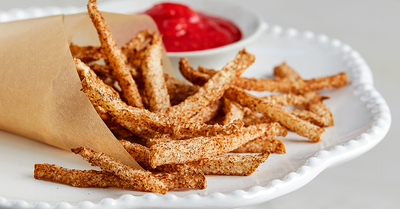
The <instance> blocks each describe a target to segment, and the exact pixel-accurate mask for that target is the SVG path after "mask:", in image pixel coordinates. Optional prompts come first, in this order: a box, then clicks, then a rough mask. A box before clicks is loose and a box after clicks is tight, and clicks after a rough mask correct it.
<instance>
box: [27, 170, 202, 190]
mask: <svg viewBox="0 0 400 209" xmlns="http://www.w3.org/2000/svg"><path fill="white" fill-rule="evenodd" d="M154 177H155V178H156V179H158V180H159V181H160V182H162V183H163V184H164V185H165V186H166V187H167V189H168V190H173V189H204V188H205V187H206V186H207V182H206V178H205V176H204V174H203V173H202V172H194V171H188V172H184V173H182V172H174V173H157V174H154ZM34 178H35V179H39V180H47V181H54V182H58V183H63V184H67V185H71V186H74V187H85V188H87V187H96V188H108V187H115V188H122V189H136V188H135V187H134V186H132V184H130V183H129V182H128V181H125V180H122V179H120V178H118V177H117V176H115V175H114V174H112V173H109V172H106V171H96V170H75V169H68V168H63V167H60V166H57V165H50V164H35V170H34Z"/></svg>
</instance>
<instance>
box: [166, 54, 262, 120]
mask: <svg viewBox="0 0 400 209" xmlns="http://www.w3.org/2000/svg"><path fill="white" fill-rule="evenodd" d="M254 59H255V58H254V55H252V54H250V53H248V52H247V51H246V50H244V49H243V50H241V51H239V53H238V54H237V55H236V57H235V59H234V61H231V62H229V63H228V64H226V65H225V67H224V68H223V69H222V70H220V71H218V73H216V74H215V75H214V76H212V77H211V78H210V79H209V80H208V81H207V83H205V84H204V86H202V87H201V88H200V89H199V90H198V92H197V93H196V94H194V95H192V96H189V97H188V98H187V99H186V100H185V101H183V102H182V103H180V104H178V105H176V106H172V107H170V108H168V109H165V110H162V111H159V113H160V115H166V116H175V117H178V118H180V119H182V120H187V119H189V118H190V117H192V116H193V115H194V114H196V113H198V112H199V111H200V110H201V109H202V108H204V107H207V106H209V105H211V104H212V103H213V102H214V101H215V100H217V99H219V98H221V97H222V95H223V93H224V91H225V90H226V89H227V88H229V86H230V85H231V84H232V83H233V82H234V81H235V80H236V78H237V77H239V76H240V75H241V74H242V73H243V71H244V70H245V69H246V68H247V67H248V66H250V65H251V64H252V63H253V62H254ZM184 60H185V59H181V63H187V62H185V61H184ZM187 66H189V65H188V64H180V67H179V68H180V69H182V70H184V69H187V68H186V67H187ZM182 70H181V71H182Z"/></svg>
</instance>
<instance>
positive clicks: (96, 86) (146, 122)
mask: <svg viewBox="0 0 400 209" xmlns="http://www.w3.org/2000/svg"><path fill="white" fill-rule="evenodd" d="M74 62H75V66H76V68H77V70H78V72H79V74H80V75H82V76H83V77H84V79H83V80H82V89H83V92H84V93H85V94H86V95H87V96H88V98H89V99H90V101H91V102H92V103H93V104H96V105H99V106H101V107H103V108H104V109H105V110H107V112H108V113H109V114H110V115H111V116H112V117H113V118H114V119H115V120H116V121H117V122H118V123H119V124H121V125H122V126H123V127H125V128H126V129H128V130H129V131H131V132H132V133H134V134H136V135H138V136H143V137H146V138H153V137H155V134H158V133H166V134H172V135H175V136H209V135H216V134H231V133H233V132H236V131H239V130H240V129H241V127H242V126H243V123H241V122H237V123H234V124H229V125H227V126H220V125H207V124H200V123H184V122H179V121H178V120H177V119H174V118H167V117H163V116H158V115H156V114H154V113H151V112H149V111H148V110H146V109H140V108H135V107H131V106H128V105H127V104H125V103H124V102H123V101H122V100H120V98H119V96H118V93H117V92H115V91H114V90H113V89H112V88H111V87H109V86H107V85H105V84H104V83H103V82H102V81H101V80H100V79H98V78H97V76H96V75H95V73H94V72H93V71H92V70H91V69H90V68H89V67H87V66H86V65H85V64H84V63H82V62H81V61H79V60H78V59H74Z"/></svg>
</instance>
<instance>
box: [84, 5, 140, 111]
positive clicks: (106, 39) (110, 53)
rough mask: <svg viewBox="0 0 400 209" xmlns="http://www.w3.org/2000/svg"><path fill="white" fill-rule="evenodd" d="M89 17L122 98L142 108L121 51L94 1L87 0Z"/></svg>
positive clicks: (135, 86) (137, 91) (134, 83)
mask: <svg viewBox="0 0 400 209" xmlns="http://www.w3.org/2000/svg"><path fill="white" fill-rule="evenodd" d="M87 7H88V11H89V16H90V18H91V19H92V22H93V24H94V26H95V28H96V30H97V33H98V34H99V40H100V43H101V47H102V49H103V52H104V54H105V55H106V57H107V61H108V62H109V63H110V65H111V67H112V69H113V74H114V76H115V77H116V78H117V80H118V82H119V85H120V87H121V88H122V92H123V96H124V98H125V99H126V100H127V101H128V104H130V105H133V106H135V107H140V108H142V107H143V102H142V100H141V97H140V94H139V90H138V89H137V85H136V82H135V80H133V77H132V74H131V73H130V72H129V69H128V67H127V66H126V63H125V61H124V60H123V58H122V56H121V50H120V49H118V48H117V46H116V44H115V41H114V38H113V37H112V35H111V31H110V29H109V28H108V26H107V24H106V22H105V21H104V18H103V15H102V14H101V13H100V11H99V10H98V9H97V2H96V0H89V4H88V6H87Z"/></svg>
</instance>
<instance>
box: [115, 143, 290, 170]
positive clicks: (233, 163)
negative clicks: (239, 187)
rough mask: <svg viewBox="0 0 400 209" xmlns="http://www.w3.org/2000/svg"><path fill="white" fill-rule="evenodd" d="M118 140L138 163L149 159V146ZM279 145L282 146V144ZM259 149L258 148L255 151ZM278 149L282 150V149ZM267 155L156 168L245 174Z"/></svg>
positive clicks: (237, 156)
mask: <svg viewBox="0 0 400 209" xmlns="http://www.w3.org/2000/svg"><path fill="white" fill-rule="evenodd" d="M278 141H279V140H278ZM120 142H121V143H122V144H123V146H124V148H125V149H126V150H127V151H128V152H129V153H130V154H131V155H132V157H134V158H135V160H136V161H138V162H139V163H140V162H143V161H148V160H149V158H148V156H149V152H150V151H149V148H147V147H144V146H141V145H138V144H134V143H130V142H128V141H124V140H120ZM281 143H282V142H281ZM276 144H278V143H276ZM275 146H278V145H275ZM281 146H283V144H282V145H281ZM269 147H272V146H269ZM259 150H260V149H258V150H256V151H259ZM270 150H272V149H270ZM275 150H278V149H275ZM252 151H254V150H252ZM280 151H282V149H281V150H280ZM283 151H284V146H283ZM268 156H269V153H268V152H265V154H261V155H220V156H215V157H209V158H205V159H201V160H199V161H194V162H190V163H187V164H172V165H164V166H159V167H157V169H160V170H164V171H167V172H175V173H176V172H178V173H182V172H183V173H186V172H187V171H188V170H189V171H192V172H195V171H196V170H200V171H201V172H204V174H206V175H237V176H247V175H250V174H251V173H253V172H254V171H255V169H256V168H257V167H258V166H259V165H260V163H262V162H264V161H265V160H266V159H267V158H268ZM195 173H198V172H195Z"/></svg>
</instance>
